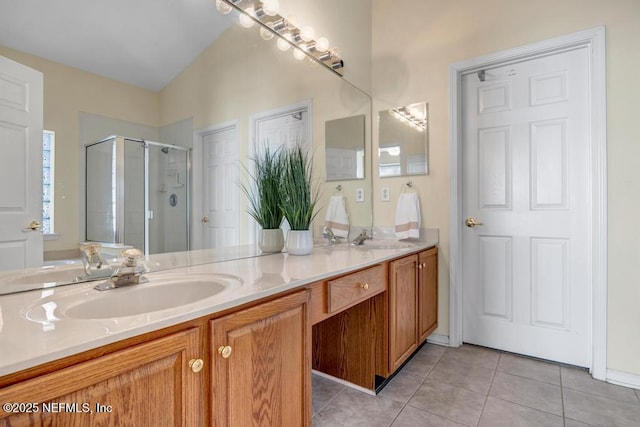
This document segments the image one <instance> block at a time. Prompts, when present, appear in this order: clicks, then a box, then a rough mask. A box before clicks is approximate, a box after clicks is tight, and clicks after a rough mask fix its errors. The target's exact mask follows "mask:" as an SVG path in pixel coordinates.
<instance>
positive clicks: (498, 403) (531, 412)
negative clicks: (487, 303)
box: [313, 344, 640, 427]
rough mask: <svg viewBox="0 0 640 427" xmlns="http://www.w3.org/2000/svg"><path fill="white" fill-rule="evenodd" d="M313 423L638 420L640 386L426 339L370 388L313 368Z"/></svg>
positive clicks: (491, 425) (569, 426)
mask: <svg viewBox="0 0 640 427" xmlns="http://www.w3.org/2000/svg"><path fill="white" fill-rule="evenodd" d="M313 425H314V427H323V426H367V427H370V426H394V427H399V426H410V427H415V426H438V427H441V426H442V427H450V426H473V427H475V426H481V427H500V426H505V427H527V426H532V427H544V426H559V427H580V426H582V427H584V426H602V427H615V426H620V427H622V426H624V427H627V426H630V427H638V426H640V390H633V389H629V388H625V387H620V386H616V385H612V384H608V383H605V382H601V381H596V380H593V379H592V378H591V376H590V375H589V374H588V373H587V372H586V371H583V370H579V369H575V368H570V367H564V366H559V365H556V364H551V363H545V362H540V361H537V360H531V359H527V358H524V357H518V356H513V355H511V354H507V353H502V352H499V351H493V350H488V349H485V348H482V347H475V346H470V345H463V346H462V347H460V348H457V349H454V348H446V347H440V346H436V345H432V344H427V345H425V346H423V347H422V349H420V351H419V352H418V353H417V354H416V355H415V356H414V357H413V359H411V360H410V361H409V363H407V364H406V365H405V366H404V368H403V369H402V370H401V371H400V372H399V373H398V374H397V375H396V376H395V377H394V378H393V380H392V381H391V382H390V383H389V384H387V386H386V387H385V388H384V389H383V390H382V392H380V394H379V395H378V396H372V395H369V394H366V393H362V392H360V391H357V390H354V389H352V388H350V387H345V386H343V385H341V384H338V383H335V382H333V381H331V380H328V379H325V378H322V377H319V376H317V375H314V376H313Z"/></svg>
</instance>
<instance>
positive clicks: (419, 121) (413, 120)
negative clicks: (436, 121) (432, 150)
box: [391, 107, 427, 131]
mask: <svg viewBox="0 0 640 427" xmlns="http://www.w3.org/2000/svg"><path fill="white" fill-rule="evenodd" d="M391 112H392V115H393V116H394V117H396V118H397V119H400V120H405V121H407V122H409V124H410V125H412V126H413V127H415V128H416V129H418V130H420V131H425V130H427V119H426V118H424V119H423V118H420V117H416V116H415V115H413V114H412V113H411V111H409V109H408V108H407V107H397V108H394V109H392V110H391Z"/></svg>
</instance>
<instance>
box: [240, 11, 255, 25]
mask: <svg viewBox="0 0 640 427" xmlns="http://www.w3.org/2000/svg"><path fill="white" fill-rule="evenodd" d="M244 12H245V13H241V14H240V18H238V19H239V20H240V25H242V26H243V27H245V28H251V27H253V25H254V24H255V22H254V21H253V19H252V18H251V16H249V15H255V13H256V11H255V9H254V8H253V7H249V8H247V9H246V10H245V11H244Z"/></svg>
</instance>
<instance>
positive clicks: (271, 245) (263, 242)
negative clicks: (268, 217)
mask: <svg viewBox="0 0 640 427" xmlns="http://www.w3.org/2000/svg"><path fill="white" fill-rule="evenodd" d="M258 247H259V248H260V250H261V251H262V252H264V253H277V252H282V248H284V234H282V229H281V228H270V229H266V230H264V229H263V230H262V231H261V232H260V239H259V240H258Z"/></svg>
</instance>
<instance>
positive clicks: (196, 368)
mask: <svg viewBox="0 0 640 427" xmlns="http://www.w3.org/2000/svg"><path fill="white" fill-rule="evenodd" d="M189 367H190V368H191V370H192V371H193V372H194V373H196V374H197V373H198V372H200V371H202V368H203V367H204V362H203V361H202V359H191V360H189Z"/></svg>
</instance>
